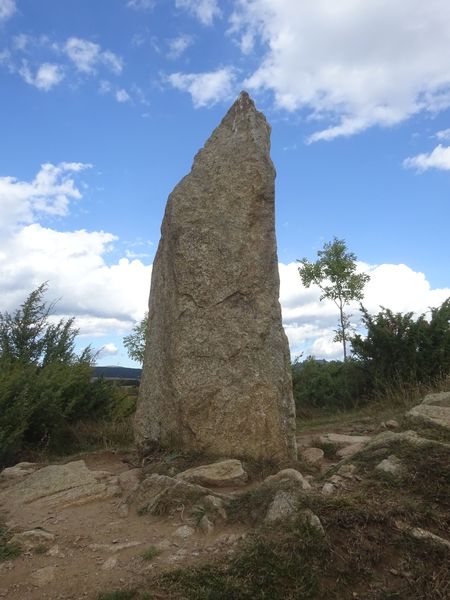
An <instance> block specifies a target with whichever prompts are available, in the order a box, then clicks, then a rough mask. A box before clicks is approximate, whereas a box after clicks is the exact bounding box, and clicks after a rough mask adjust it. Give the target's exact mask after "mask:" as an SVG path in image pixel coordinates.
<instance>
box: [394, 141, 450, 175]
mask: <svg viewBox="0 0 450 600" xmlns="http://www.w3.org/2000/svg"><path fill="white" fill-rule="evenodd" d="M403 166H404V167H405V168H407V169H416V170H417V171H420V172H423V171H427V170H428V169H440V170H442V171H450V146H442V144H439V146H436V148H434V150H432V151H431V152H429V153H428V154H427V153H424V154H418V155H417V156H412V157H410V158H406V159H405V160H404V161H403Z"/></svg>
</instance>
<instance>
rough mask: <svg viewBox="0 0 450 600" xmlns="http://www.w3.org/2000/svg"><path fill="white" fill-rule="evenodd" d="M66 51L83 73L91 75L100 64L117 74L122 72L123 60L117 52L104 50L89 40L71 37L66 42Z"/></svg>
mask: <svg viewBox="0 0 450 600" xmlns="http://www.w3.org/2000/svg"><path fill="white" fill-rule="evenodd" d="M64 51H65V52H66V54H67V56H68V57H69V59H70V60H71V61H72V62H73V64H74V66H75V68H76V69H77V70H78V71H79V72H81V73H84V74H87V75H91V74H93V73H95V72H96V70H97V68H98V67H99V66H104V67H106V68H108V69H109V70H110V71H112V72H113V73H116V74H119V73H121V72H122V68H123V61H122V59H121V58H120V57H119V56H117V54H114V52H111V51H110V50H102V48H101V46H100V45H99V44H95V43H94V42H90V41H89V40H84V39H82V38H77V37H71V38H69V39H68V40H67V42H66V43H65V45H64Z"/></svg>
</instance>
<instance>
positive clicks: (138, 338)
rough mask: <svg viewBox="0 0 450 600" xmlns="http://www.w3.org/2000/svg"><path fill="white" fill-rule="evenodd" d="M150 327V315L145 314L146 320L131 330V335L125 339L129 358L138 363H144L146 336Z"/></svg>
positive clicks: (124, 342)
mask: <svg viewBox="0 0 450 600" xmlns="http://www.w3.org/2000/svg"><path fill="white" fill-rule="evenodd" d="M147 327H148V313H145V316H144V318H143V319H142V321H140V322H139V323H136V325H135V326H134V327H133V329H132V330H131V331H132V332H131V333H130V335H126V336H125V337H124V338H123V345H124V346H125V348H126V349H127V353H128V356H129V357H130V358H131V359H132V360H135V361H136V362H138V363H141V364H142V363H143V362H144V352H145V336H146V334H147Z"/></svg>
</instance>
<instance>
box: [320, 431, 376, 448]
mask: <svg viewBox="0 0 450 600" xmlns="http://www.w3.org/2000/svg"><path fill="white" fill-rule="evenodd" d="M371 439H372V438H371V436H369V435H345V434H342V433H325V434H324V435H321V436H320V442H321V444H334V445H335V446H349V445H351V444H366V443H367V442H370V440H371Z"/></svg>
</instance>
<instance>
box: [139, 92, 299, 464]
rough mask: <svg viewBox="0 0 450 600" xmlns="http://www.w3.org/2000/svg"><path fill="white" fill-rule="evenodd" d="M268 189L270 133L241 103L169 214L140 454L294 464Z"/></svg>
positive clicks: (144, 388)
mask: <svg viewBox="0 0 450 600" xmlns="http://www.w3.org/2000/svg"><path fill="white" fill-rule="evenodd" d="M274 179H275V170H274V167H273V164H272V161H271V159H270V126H269V125H268V123H267V121H266V119H265V117H264V115H263V114H262V113H260V112H258V111H257V110H256V108H255V105H254V103H253V100H252V99H251V98H250V97H249V95H248V94H247V93H245V92H243V93H242V94H241V95H240V96H239V97H238V99H237V100H236V102H235V103H234V104H233V106H232V107H231V108H230V110H229V111H228V113H227V114H226V116H225V117H224V119H223V120H222V122H221V123H220V125H219V126H218V127H217V129H216V130H215V131H214V132H213V134H212V135H211V137H210V138H209V140H208V141H207V142H206V144H205V146H204V148H203V149H202V150H201V151H200V152H199V153H198V154H197V155H196V157H195V159H194V163H193V166H192V170H191V172H190V173H189V174H188V175H187V176H186V177H184V178H183V179H182V180H181V181H180V183H179V184H178V185H177V186H176V187H175V189H174V190H173V192H172V193H171V194H170V196H169V199H168V202H167V207H166V211H165V215H164V220H163V223H162V227H161V240H160V242H159V246H158V251H157V253H156V256H155V260H154V262H153V270H152V281H151V292H150V300H149V315H148V331H147V340H146V351H145V357H144V363H143V370H142V379H141V384H140V390H139V399H138V405H137V410H136V417H135V433H136V440H137V443H138V446H139V448H140V450H141V452H142V453H145V452H146V451H148V450H150V449H152V448H154V447H155V446H164V447H177V448H178V449H181V450H182V451H184V452H187V453H198V452H200V453H204V454H207V455H211V456H229V457H236V458H240V457H249V458H254V459H274V458H275V459H277V460H280V461H281V460H286V459H288V460H290V459H293V458H295V457H296V441H295V406H294V401H293V396H292V380H291V367H290V356H289V347H288V341H287V338H286V335H285V332H284V330H283V326H282V320H281V308H280V303H279V300H278V296H279V274H278V259H277V251H276V240H275V221H274V189H275V187H274Z"/></svg>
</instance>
